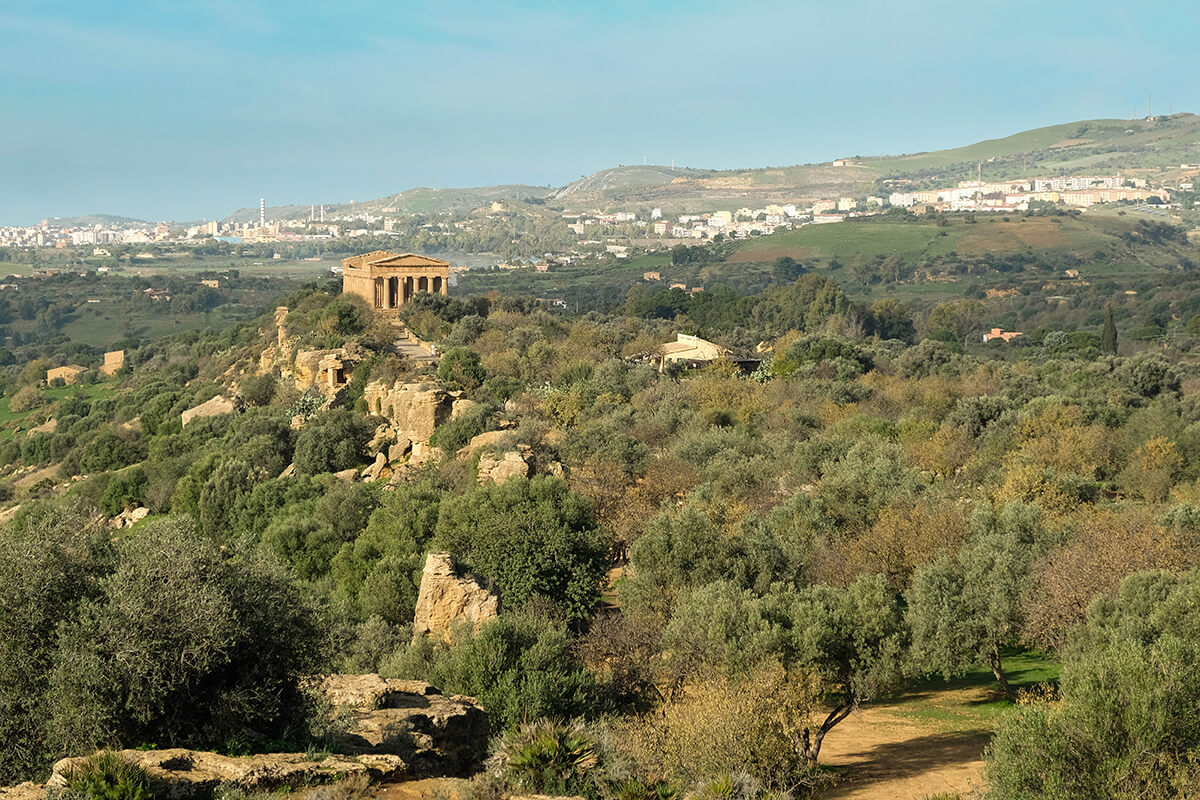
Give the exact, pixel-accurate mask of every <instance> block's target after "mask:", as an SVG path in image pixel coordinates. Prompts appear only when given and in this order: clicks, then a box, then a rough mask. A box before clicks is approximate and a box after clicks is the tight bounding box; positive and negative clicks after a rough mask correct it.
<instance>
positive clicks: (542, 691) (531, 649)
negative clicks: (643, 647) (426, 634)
mask: <svg viewBox="0 0 1200 800" xmlns="http://www.w3.org/2000/svg"><path fill="white" fill-rule="evenodd" d="M384 672H385V673H387V674H397V675H400V676H401V677H410V678H420V679H422V680H427V681H429V682H430V683H432V684H434V685H435V686H437V687H439V688H440V689H442V691H444V692H447V693H455V694H467V695H470V696H472V697H477V698H479V700H480V702H481V703H483V707H484V708H486V709H487V711H488V719H489V721H490V724H491V725H492V727H493V729H494V730H497V731H503V730H507V729H509V728H513V727H515V726H516V725H518V724H520V723H521V722H523V721H526V720H530V719H538V718H540V717H558V718H563V719H570V718H574V717H580V716H585V715H589V714H592V713H594V712H595V711H597V710H598V708H599V702H600V699H599V695H598V692H597V690H596V683H595V680H594V678H593V677H592V675H591V674H590V673H588V672H587V670H586V669H584V667H583V664H582V663H581V662H580V660H579V657H578V655H577V654H576V652H575V649H574V647H573V642H572V640H571V637H570V635H569V634H568V633H567V631H566V629H565V628H564V627H563V626H562V625H561V624H557V623H552V622H546V621H544V620H538V619H534V618H531V617H525V616H521V615H514V614H503V615H501V616H500V617H498V618H497V619H494V620H492V621H491V622H489V623H487V624H485V625H484V626H483V627H481V628H480V629H479V632H478V633H477V634H475V635H474V636H471V637H470V638H468V639H467V640H465V641H461V642H458V643H456V644H454V645H453V646H452V647H450V648H449V649H444V648H436V647H431V646H430V645H429V644H428V643H427V642H418V643H415V644H414V645H413V647H412V648H411V652H409V653H406V654H404V655H402V656H400V657H399V658H397V659H396V660H395V661H393V662H392V663H389V664H385V665H384Z"/></svg>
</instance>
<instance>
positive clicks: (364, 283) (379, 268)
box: [342, 250, 450, 312]
mask: <svg viewBox="0 0 1200 800" xmlns="http://www.w3.org/2000/svg"><path fill="white" fill-rule="evenodd" d="M449 281H450V262H449V261H442V260H440V259H437V258H430V257H428V256H419V255H417V254H416V253H389V252H387V251H386V250H376V251H375V252H374V253H365V254H363V255H361V256H351V257H350V258H343V259H342V291H343V292H345V293H346V294H355V295H358V296H359V297H361V298H362V299H363V300H366V301H367V302H368V303H370V304H371V307H372V308H374V309H375V310H377V311H385V312H386V311H394V310H396V309H398V308H400V307H401V306H403V305H405V304H406V303H408V302H409V301H410V300H412V299H413V297H415V296H416V295H417V293H418V292H428V293H431V294H448V293H449V292H448V288H449V287H448V284H449Z"/></svg>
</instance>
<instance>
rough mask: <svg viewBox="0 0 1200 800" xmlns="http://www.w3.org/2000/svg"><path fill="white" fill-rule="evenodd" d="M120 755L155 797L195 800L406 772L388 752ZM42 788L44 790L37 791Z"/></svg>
mask: <svg viewBox="0 0 1200 800" xmlns="http://www.w3.org/2000/svg"><path fill="white" fill-rule="evenodd" d="M119 755H120V757H121V758H122V759H124V760H125V761H127V762H129V763H131V764H136V765H137V766H139V767H141V768H142V769H144V770H145V771H146V772H147V774H149V776H150V779H151V780H152V781H153V782H154V784H155V791H154V797H155V798H156V799H158V800H200V799H201V798H210V797H212V794H213V791H214V790H215V789H216V788H217V787H219V786H235V787H237V788H239V789H242V790H244V791H247V792H262V791H274V790H276V789H284V788H288V787H291V788H299V787H303V786H312V785H316V784H324V783H334V782H336V781H340V780H343V779H345V778H347V777H350V776H353V775H364V776H366V778H367V779H368V780H370V781H371V782H372V783H377V782H379V781H385V780H398V779H401V778H405V777H408V776H409V775H410V774H411V773H410V771H409V769H408V764H407V763H405V761H404V759H403V758H401V757H400V756H397V755H391V754H362V755H355V756H343V755H330V756H326V757H324V758H321V759H320V760H316V759H313V758H310V757H309V756H308V755H306V754H304V753H264V754H260V755H253V756H241V757H235V756H223V755H220V754H219V753H208V752H202V751H198V750H185V749H182V748H171V749H168V750H122V751H120V753H119ZM85 760H86V757H84V756H80V757H76V758H64V759H62V760H61V761H59V762H58V763H57V764H55V765H54V772H53V773H52V774H51V776H50V780H49V781H48V782H47V784H46V785H47V786H48V787H51V788H54V787H58V788H62V787H65V786H66V785H67V778H68V776H69V775H70V774H71V772H72V771H73V770H75V769H77V768H78V767H79V765H80V764H81V763H82V762H84V761H85ZM43 791H44V790H43Z"/></svg>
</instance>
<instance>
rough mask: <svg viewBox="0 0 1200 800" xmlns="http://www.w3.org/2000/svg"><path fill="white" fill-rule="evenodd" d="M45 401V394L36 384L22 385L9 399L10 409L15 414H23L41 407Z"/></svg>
mask: <svg viewBox="0 0 1200 800" xmlns="http://www.w3.org/2000/svg"><path fill="white" fill-rule="evenodd" d="M45 402H46V397H45V395H43V394H42V393H41V391H40V390H39V389H38V388H37V387H36V386H22V387H21V388H20V389H18V390H17V393H16V394H14V395H13V396H12V399H11V400H9V401H8V409H9V410H10V411H12V412H13V413H14V414H21V413H24V412H26V411H31V410H33V409H35V408H39V407H40V406H42V405H44V404H45Z"/></svg>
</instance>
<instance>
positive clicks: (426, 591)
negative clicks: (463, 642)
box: [413, 553, 500, 641]
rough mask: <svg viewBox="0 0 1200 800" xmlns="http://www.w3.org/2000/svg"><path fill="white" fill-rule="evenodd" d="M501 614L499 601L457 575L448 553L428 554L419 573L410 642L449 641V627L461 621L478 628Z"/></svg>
mask: <svg viewBox="0 0 1200 800" xmlns="http://www.w3.org/2000/svg"><path fill="white" fill-rule="evenodd" d="M499 613H500V599H499V598H498V597H496V595H494V594H492V593H491V592H490V591H488V590H487V589H486V588H484V587H483V586H481V585H479V582H478V581H476V580H475V579H474V578H472V577H469V576H461V577H460V576H459V575H458V573H457V572H456V571H455V569H454V559H453V558H451V557H450V554H449V553H430V554H429V556H428V557H427V558H426V559H425V570H424V571H423V572H422V573H421V589H420V592H418V594H417V612H416V614H415V615H414V617H413V639H414V640H416V639H419V638H421V637H423V636H436V637H438V638H440V639H442V640H443V641H450V631H451V628H452V627H453V626H454V625H455V624H456V623H458V622H459V621H460V620H463V621H465V622H467V623H469V624H470V625H472V626H473V627H474V629H475V630H479V627H480V626H481V625H482V624H483V623H485V622H487V621H488V620H490V619H495V618H496V617H497V616H498V615H499Z"/></svg>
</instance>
